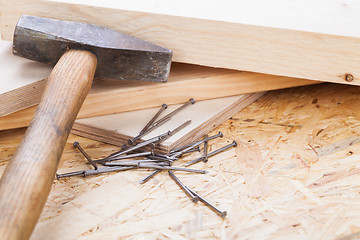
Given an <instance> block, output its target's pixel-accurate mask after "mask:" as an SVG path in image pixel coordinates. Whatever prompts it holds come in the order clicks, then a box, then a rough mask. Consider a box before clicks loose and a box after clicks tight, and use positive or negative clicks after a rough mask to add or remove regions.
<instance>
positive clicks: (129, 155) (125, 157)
mask: <svg viewBox="0 0 360 240" xmlns="http://www.w3.org/2000/svg"><path fill="white" fill-rule="evenodd" d="M151 154H152V152H141V153H134V154H128V155H124V156H118V157H114V158H110V159H109V158H103V159H99V160H94V162H95V163H104V162H111V161H117V160H123V159H129V158H136V157H145V156H149V155H151Z"/></svg>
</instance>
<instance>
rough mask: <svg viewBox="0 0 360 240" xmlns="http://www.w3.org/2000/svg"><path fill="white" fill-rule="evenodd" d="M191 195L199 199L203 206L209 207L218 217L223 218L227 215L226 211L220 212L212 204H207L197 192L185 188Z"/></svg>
mask: <svg viewBox="0 0 360 240" xmlns="http://www.w3.org/2000/svg"><path fill="white" fill-rule="evenodd" d="M186 188H187V189H188V190H189V191H190V192H191V193H192V194H194V195H195V196H197V197H198V198H199V200H200V201H201V202H203V203H204V204H205V205H207V206H208V207H210V208H211V209H212V210H213V211H214V212H216V213H217V214H218V215H220V217H222V218H224V217H226V215H227V212H226V211H221V210H220V209H218V208H217V207H215V206H214V205H213V204H211V203H210V202H208V201H207V200H206V199H205V198H203V197H201V196H200V195H199V194H198V193H197V192H195V191H194V190H192V189H190V188H189V187H186Z"/></svg>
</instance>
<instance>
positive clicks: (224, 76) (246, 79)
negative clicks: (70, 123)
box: [0, 63, 318, 130]
mask: <svg viewBox="0 0 360 240" xmlns="http://www.w3.org/2000/svg"><path fill="white" fill-rule="evenodd" d="M314 83H318V82H315V81H309V80H304V79H296V78H288V77H279V76H272V75H265V74H259V73H250V72H240V71H235V70H228V69H217V68H209V67H201V66H196V65H190V64H179V63H175V64H172V68H171V72H170V77H169V81H168V82H167V83H165V84H164V83H149V82H134V81H119V80H114V79H103V80H100V81H97V82H95V83H94V84H93V86H92V88H91V90H90V92H89V95H88V96H87V98H86V99H85V102H84V104H83V106H82V108H81V109H80V112H79V115H78V118H87V117H94V116H100V115H107V114H112V113H120V112H126V111H134V110H140V109H146V108H152V107H156V106H158V105H159V104H162V103H163V102H166V103H168V104H178V103H181V102H185V101H187V100H188V99H189V98H195V99H197V100H206V99H214V98H219V97H227V96H235V95H239V94H244V93H252V92H262V91H268V90H273V89H280V88H288V87H294V86H301V85H308V84H314ZM42 85H45V82H42V83H41V86H42ZM34 91H35V90H34ZM19 94H21V93H20V92H17V93H15V94H11V96H12V97H10V98H5V99H4V98H2V96H1V95H0V100H1V101H0V105H2V103H3V101H5V102H6V104H7V105H11V104H14V103H15V102H17V99H18V95H19ZM33 94H34V97H36V94H35V93H33ZM30 95H31V94H30ZM35 109H36V107H32V108H27V109H24V110H21V111H18V112H16V113H13V114H10V115H7V116H3V117H0V130H4V129H11V128H18V127H25V126H27V125H28V124H29V123H30V121H31V118H32V116H33V114H34V112H35Z"/></svg>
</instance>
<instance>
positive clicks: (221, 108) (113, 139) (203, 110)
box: [72, 92, 264, 153]
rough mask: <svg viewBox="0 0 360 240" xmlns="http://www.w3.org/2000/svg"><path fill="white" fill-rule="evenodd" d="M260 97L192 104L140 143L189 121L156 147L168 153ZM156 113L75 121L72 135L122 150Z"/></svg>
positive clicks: (246, 95)
mask: <svg viewBox="0 0 360 240" xmlns="http://www.w3.org/2000/svg"><path fill="white" fill-rule="evenodd" d="M263 94H264V92H259V93H253V94H244V95H239V96H233V97H226V98H218V99H211V100H205V101H199V102H195V103H194V104H192V105H190V106H187V107H186V108H185V109H183V110H182V111H180V112H178V113H177V114H175V116H173V117H172V118H171V120H170V121H168V122H166V123H165V124H164V125H162V126H160V127H158V128H156V129H155V130H154V131H152V132H150V133H149V134H147V135H145V136H144V137H143V138H142V139H141V140H142V141H145V140H147V139H150V138H153V137H156V136H158V135H160V134H163V133H166V132H167V131H169V130H170V131H171V130H174V129H175V128H177V127H178V126H180V125H181V124H183V123H185V122H186V121H188V120H191V123H190V124H189V125H188V126H186V127H185V128H184V129H182V130H181V131H179V132H178V133H176V134H175V135H173V136H171V137H170V138H168V139H166V140H165V141H164V142H162V143H161V144H159V146H157V149H158V150H159V151H161V152H163V153H168V152H169V151H170V150H172V149H174V148H177V147H180V146H183V145H186V144H189V143H191V142H194V141H196V140H198V139H199V138H201V137H202V136H204V135H205V134H206V133H208V132H210V131H211V130H212V129H214V128H215V127H217V126H219V125H220V124H222V123H223V122H225V121H226V120H227V119H229V118H230V117H231V116H233V115H234V114H236V113H238V112H239V111H240V110H241V109H243V108H245V107H246V106H248V105H249V104H251V103H253V102H254V101H256V100H257V99H258V98H259V97H261V96H262V95H263ZM180 106H181V104H178V105H172V106H169V107H168V108H167V109H166V111H164V112H163V113H162V114H161V115H160V116H159V118H158V119H160V118H161V117H162V116H165V115H166V114H168V113H170V112H171V111H173V110H175V109H176V108H178V107H180ZM157 110H158V108H152V109H144V110H139V111H132V112H126V113H118V114H111V115H105V116H98V117H91V118H84V119H79V120H77V121H76V122H75V124H74V126H73V129H72V133H73V134H76V135H79V136H83V137H87V138H91V139H95V140H98V141H102V142H105V143H110V144H113V145H116V146H122V145H123V144H125V143H127V140H129V139H130V138H133V137H135V136H137V134H138V133H139V132H140V130H141V129H142V128H143V127H144V126H145V125H146V123H147V122H148V121H149V120H150V119H151V118H152V116H154V114H155V113H156V112H157Z"/></svg>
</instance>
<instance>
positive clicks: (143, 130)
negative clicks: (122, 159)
mask: <svg viewBox="0 0 360 240" xmlns="http://www.w3.org/2000/svg"><path fill="white" fill-rule="evenodd" d="M166 108H167V105H166V104H165V103H164V104H163V105H161V108H160V109H159V111H158V112H157V113H156V114H155V115H154V116H153V117H152V118H151V119H150V121H149V122H148V123H147V124H146V125H145V127H144V128H143V129H142V130H141V131H140V132H139V134H138V135H137V136H136V137H134V138H132V139H129V140H128V142H129V144H130V145H134V143H135V142H136V141H137V140H138V139H140V138H141V137H142V136H144V135H145V133H146V131H147V130H148V129H149V127H150V126H151V125H152V124H153V123H154V122H155V120H156V119H157V118H158V117H159V115H160V114H161V113H162V112H163V111H164V110H165V109H166Z"/></svg>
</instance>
